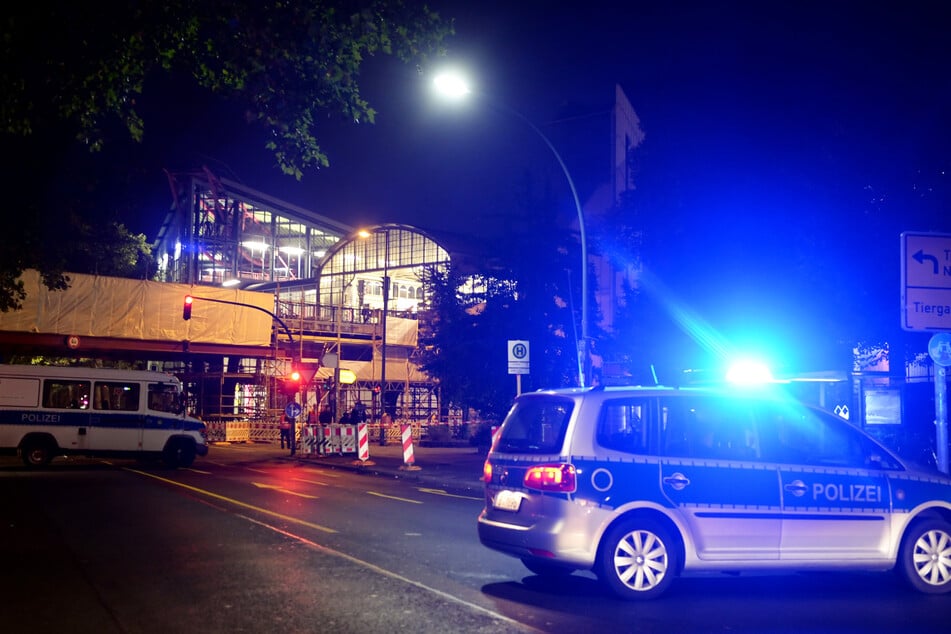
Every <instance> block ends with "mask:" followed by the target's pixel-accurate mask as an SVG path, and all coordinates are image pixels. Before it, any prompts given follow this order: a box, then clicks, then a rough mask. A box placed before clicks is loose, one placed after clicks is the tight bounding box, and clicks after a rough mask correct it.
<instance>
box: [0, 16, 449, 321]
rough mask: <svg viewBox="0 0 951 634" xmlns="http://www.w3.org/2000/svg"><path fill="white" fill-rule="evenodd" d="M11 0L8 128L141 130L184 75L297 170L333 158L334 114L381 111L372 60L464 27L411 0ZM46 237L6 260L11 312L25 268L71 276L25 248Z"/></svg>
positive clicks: (2, 120)
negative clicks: (330, 124) (146, 106)
mask: <svg viewBox="0 0 951 634" xmlns="http://www.w3.org/2000/svg"><path fill="white" fill-rule="evenodd" d="M7 11H8V12H9V13H8V14H7V15H6V16H5V17H4V18H3V21H2V22H0V29H2V39H0V82H2V85H3V86H4V90H3V91H2V92H0V132H2V133H3V134H4V135H5V136H6V137H8V138H10V139H14V140H16V139H27V140H29V139H32V138H35V137H37V136H53V137H56V135H64V136H66V137H70V136H71V137H73V138H75V140H76V141H78V143H79V144H80V145H81V146H82V147H84V148H87V149H88V150H90V151H97V150H100V149H102V148H103V147H104V145H105V144H107V143H109V142H114V141H115V140H116V139H117V138H131V139H133V140H135V141H140V140H141V139H142V138H143V135H144V134H145V130H146V122H145V121H144V120H143V118H142V116H141V115H140V110H139V109H140V105H141V99H142V98H143V97H144V95H145V94H146V93H147V89H148V87H149V85H150V82H153V80H155V79H157V78H160V77H174V78H176V79H180V78H183V77H184V78H187V79H188V80H190V82H191V83H192V84H193V85H197V86H198V87H200V88H201V89H203V90H205V91H208V92H210V93H213V94H215V95H218V96H220V97H222V98H225V99H227V100H229V101H230V102H232V103H237V104H240V105H241V107H242V109H243V111H244V118H245V120H246V121H247V123H249V124H253V125H255V126H259V127H262V128H263V129H264V130H266V133H267V140H266V149H267V150H268V151H270V152H271V153H273V155H274V157H275V159H276V161H277V164H278V166H279V167H280V169H281V170H282V171H283V172H284V173H286V174H289V175H292V176H295V177H297V178H300V176H301V175H302V173H303V171H304V170H307V169H315V168H319V167H321V166H326V165H328V162H329V161H328V157H327V155H326V154H325V153H324V151H323V150H322V149H321V146H320V143H319V141H318V138H317V134H318V130H317V128H318V121H319V119H320V118H321V117H328V116H342V117H345V118H347V119H349V120H352V121H358V122H360V121H362V122H371V123H372V122H373V120H374V117H375V114H376V111H375V109H374V108H373V107H372V106H371V105H370V104H369V103H368V102H367V101H366V100H365V99H364V98H363V96H362V94H361V90H360V85H359V83H358V79H359V77H360V71H361V69H362V68H363V66H364V65H365V63H366V61H367V59H368V58H370V57H372V56H375V55H387V56H393V57H395V58H397V59H399V60H402V61H404V62H416V63H420V64H421V63H424V62H425V61H426V59H428V57H429V56H432V55H438V54H442V53H443V46H444V40H445V39H446V37H447V36H449V35H450V34H451V33H452V26H451V23H449V22H447V21H445V20H443V19H442V18H440V16H439V15H438V14H436V13H434V12H432V11H430V10H429V9H428V8H426V7H425V6H420V5H417V4H416V3H413V2H403V1H400V0H364V1H350V0H309V1H303V2H286V1H284V0H229V1H228V2H224V1H215V0H210V1H208V2H191V1H189V0H164V1H163V2H157V1H148V0H147V1H145V2H110V3H106V4H105V5H98V6H97V8H96V10H91V9H90V8H89V7H88V6H87V5H84V4H82V3H75V2H63V1H55V0H54V1H53V2H43V3H34V4H30V3H21V4H18V5H16V6H15V7H13V8H8V9H7ZM152 85H154V84H152ZM117 128H118V129H117ZM21 145H22V144H21ZM47 204H48V203H47ZM48 211H49V209H48V208H45V209H36V210H35V212H38V213H40V214H41V215H42V216H43V217H45V216H46V212H48ZM18 212H19V213H24V211H22V210H18ZM60 215H61V216H68V214H67V213H65V212H63V213H61V214H60ZM21 228H23V227H21ZM42 241H43V236H42V234H40V235H37V234H36V233H32V234H26V235H18V236H17V237H16V238H15V240H14V241H11V242H15V243H16V245H19V248H16V249H15V251H16V252H15V253H7V254H6V255H5V256H4V257H2V258H0V265H2V267H0V310H7V309H10V308H16V307H17V306H18V305H19V300H20V299H22V288H20V289H18V288H17V286H16V279H17V278H18V277H19V275H20V274H21V273H22V271H23V269H24V268H29V267H36V268H39V269H40V270H41V272H42V273H43V274H44V279H45V280H46V281H47V283H48V284H50V285H51V288H53V287H55V288H63V287H65V284H66V281H65V279H64V278H63V276H62V270H63V269H57V266H56V265H55V264H53V263H51V262H50V261H49V260H48V259H47V258H44V257H43V255H42V254H40V253H39V252H38V250H37V249H36V248H34V249H29V248H22V247H23V246H24V245H33V246H36V247H38V245H39V243H41V242H42Z"/></svg>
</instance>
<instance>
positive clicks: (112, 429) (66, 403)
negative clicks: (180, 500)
mask: <svg viewBox="0 0 951 634" xmlns="http://www.w3.org/2000/svg"><path fill="white" fill-rule="evenodd" d="M0 453H4V454H19V455H20V456H21V457H22V459H23V462H24V463H25V464H26V465H27V466H28V467H39V466H43V465H46V464H48V463H49V462H50V460H52V459H53V458H54V457H56V456H63V455H87V456H103V457H115V458H161V459H162V460H163V461H164V462H165V463H166V464H167V465H169V466H174V467H187V466H190V465H191V464H192V463H193V462H194V460H195V457H196V456H205V455H207V453H208V443H207V435H206V433H205V425H204V423H202V422H201V421H200V420H198V419H196V418H192V417H189V416H186V415H185V414H184V398H183V392H182V384H181V382H180V381H179V380H178V379H177V378H175V377H174V376H172V375H169V374H164V373H161V372H141V371H132V370H117V369H97V368H72V367H52V366H27V365H0Z"/></svg>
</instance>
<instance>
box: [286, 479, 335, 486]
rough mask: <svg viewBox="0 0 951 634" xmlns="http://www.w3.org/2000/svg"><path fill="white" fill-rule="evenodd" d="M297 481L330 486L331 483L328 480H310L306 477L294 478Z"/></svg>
mask: <svg viewBox="0 0 951 634" xmlns="http://www.w3.org/2000/svg"><path fill="white" fill-rule="evenodd" d="M294 481H295V482H304V483H306V484H316V485H317V486H322V487H329V486H330V485H329V484H327V483H326V482H320V481H318V480H308V479H306V478H294Z"/></svg>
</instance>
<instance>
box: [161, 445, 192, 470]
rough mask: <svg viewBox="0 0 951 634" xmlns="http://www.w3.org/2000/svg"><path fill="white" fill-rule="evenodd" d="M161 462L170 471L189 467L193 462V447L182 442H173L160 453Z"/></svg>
mask: <svg viewBox="0 0 951 634" xmlns="http://www.w3.org/2000/svg"><path fill="white" fill-rule="evenodd" d="M162 461H163V462H164V463H165V466H167V467H169V468H172V469H174V468H176V467H190V466H192V464H193V463H194V462H195V446H194V445H193V444H192V443H190V442H187V441H184V440H173V441H171V442H169V443H168V445H166V447H165V450H164V451H163V452H162Z"/></svg>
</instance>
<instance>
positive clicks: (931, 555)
mask: <svg viewBox="0 0 951 634" xmlns="http://www.w3.org/2000/svg"><path fill="white" fill-rule="evenodd" d="M898 565H899V567H900V570H901V573H902V576H904V577H905V579H906V580H907V581H908V583H909V584H911V586H912V587H913V588H914V589H915V590H917V591H919V592H924V593H926V594H944V593H946V592H951V524H948V523H947V522H945V521H942V520H938V519H930V520H923V521H920V522H915V523H913V524H912V525H911V527H910V528H909V529H908V532H907V533H906V534H905V538H904V539H903V540H902V545H901V551H900V552H899V558H898Z"/></svg>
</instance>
